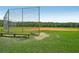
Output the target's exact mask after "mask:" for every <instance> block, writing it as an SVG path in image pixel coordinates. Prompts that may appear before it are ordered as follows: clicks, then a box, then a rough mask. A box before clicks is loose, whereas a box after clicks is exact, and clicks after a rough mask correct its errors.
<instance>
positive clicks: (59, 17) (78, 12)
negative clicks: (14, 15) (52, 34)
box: [0, 6, 79, 22]
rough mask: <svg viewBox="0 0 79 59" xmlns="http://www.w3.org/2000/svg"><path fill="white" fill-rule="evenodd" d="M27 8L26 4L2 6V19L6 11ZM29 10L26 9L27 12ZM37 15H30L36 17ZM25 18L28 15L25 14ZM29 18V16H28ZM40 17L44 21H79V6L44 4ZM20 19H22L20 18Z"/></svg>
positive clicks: (0, 7)
mask: <svg viewBox="0 0 79 59" xmlns="http://www.w3.org/2000/svg"><path fill="white" fill-rule="evenodd" d="M22 7H23V8H27V7H24V6H20V7H18V6H7V7H6V6H0V19H3V17H4V15H5V13H6V11H7V10H8V9H13V8H22ZM17 12H18V10H17ZM27 12H29V10H27V11H25V14H27ZM35 17H36V15H35V16H34V15H33V16H32V17H30V19H34V18H35ZM25 18H27V17H26V15H25ZM27 19H28V18H27ZM40 19H41V21H43V22H79V7H78V6H74V7H73V6H61V7H59V6H46V7H45V6H43V7H41V8H40ZM19 20H20V19H19Z"/></svg>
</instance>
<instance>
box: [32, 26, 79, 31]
mask: <svg viewBox="0 0 79 59" xmlns="http://www.w3.org/2000/svg"><path fill="white" fill-rule="evenodd" d="M33 30H53V31H79V28H49V27H40V28H33Z"/></svg>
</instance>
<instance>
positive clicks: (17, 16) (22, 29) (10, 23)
mask: <svg viewBox="0 0 79 59" xmlns="http://www.w3.org/2000/svg"><path fill="white" fill-rule="evenodd" d="M39 23H40V7H28V8H16V9H8V10H7V12H6V14H5V16H4V24H3V28H4V32H6V33H20V34H22V33H37V32H40V28H39Z"/></svg>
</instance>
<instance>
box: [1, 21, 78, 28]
mask: <svg viewBox="0 0 79 59" xmlns="http://www.w3.org/2000/svg"><path fill="white" fill-rule="evenodd" d="M7 24H8V25H9V26H16V27H22V26H23V27H39V26H40V27H79V23H75V22H74V23H73V22H67V23H58V22H11V21H9V22H8V23H7ZM3 25H4V23H3V20H0V27H2V26H3Z"/></svg>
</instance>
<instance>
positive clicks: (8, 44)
mask: <svg viewBox="0 0 79 59" xmlns="http://www.w3.org/2000/svg"><path fill="white" fill-rule="evenodd" d="M41 32H44V33H47V34H49V35H50V36H49V37H48V38H45V39H43V40H36V39H34V38H29V39H27V38H5V37H3V38H2V37H0V52H4V53H5V52H10V53H11V52H13V53H15V52H17V53H20V52H22V53H25V52H27V53H40V52H42V53H43V52H44V53H48V52H50V53H52V52H79V32H78V31H41Z"/></svg>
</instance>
